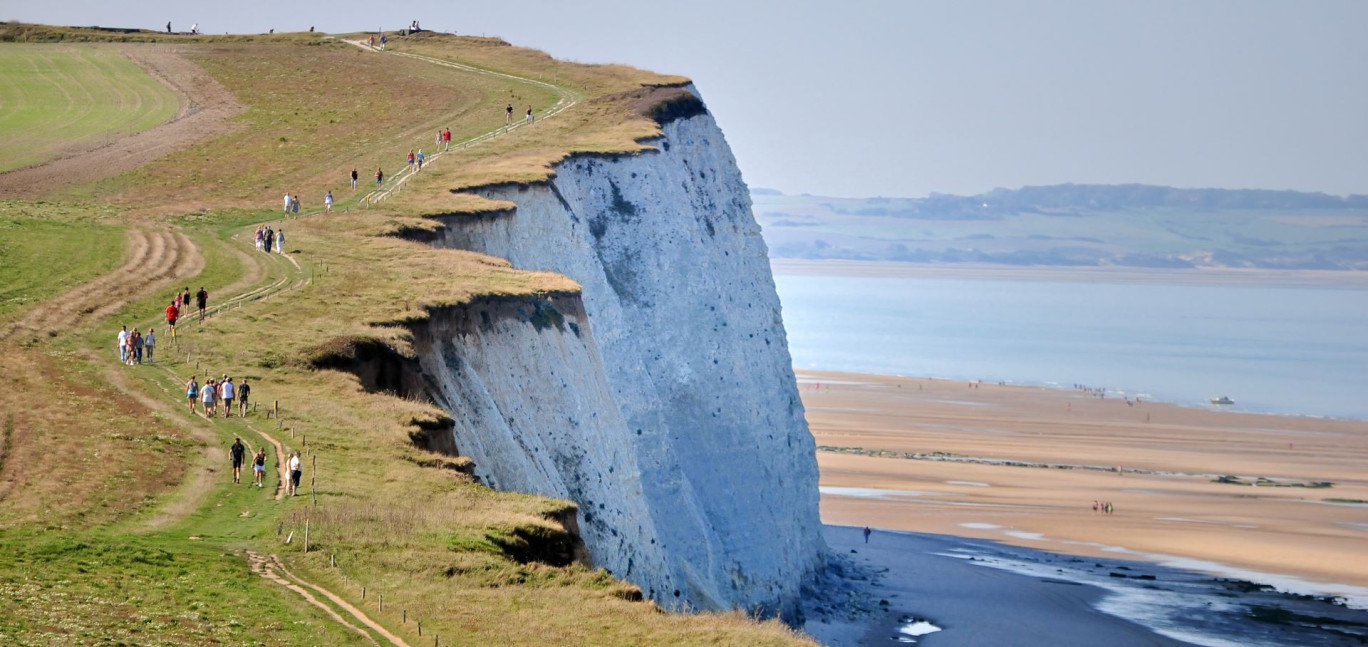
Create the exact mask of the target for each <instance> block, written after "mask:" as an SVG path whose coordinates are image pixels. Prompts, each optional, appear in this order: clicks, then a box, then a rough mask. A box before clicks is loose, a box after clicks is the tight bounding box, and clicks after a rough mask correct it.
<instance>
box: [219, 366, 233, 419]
mask: <svg viewBox="0 0 1368 647" xmlns="http://www.w3.org/2000/svg"><path fill="white" fill-rule="evenodd" d="M233 391H234V388H233V378H231V377H228V376H227V375H225V376H223V383H222V384H220V385H219V399H220V400H223V417H224V418H232V417H233V396H234V395H235V394H234V393H233Z"/></svg>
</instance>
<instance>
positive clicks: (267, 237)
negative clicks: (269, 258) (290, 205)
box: [261, 227, 275, 254]
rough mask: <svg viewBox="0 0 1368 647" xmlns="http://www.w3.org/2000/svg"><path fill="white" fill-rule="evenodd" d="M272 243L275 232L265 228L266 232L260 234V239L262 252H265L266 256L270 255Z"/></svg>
mask: <svg viewBox="0 0 1368 647" xmlns="http://www.w3.org/2000/svg"><path fill="white" fill-rule="evenodd" d="M274 241H275V232H273V231H271V228H270V227H267V228H266V231H264V232H262V237H261V242H262V251H264V252H266V253H267V254H270V253H271V243H272V242H274Z"/></svg>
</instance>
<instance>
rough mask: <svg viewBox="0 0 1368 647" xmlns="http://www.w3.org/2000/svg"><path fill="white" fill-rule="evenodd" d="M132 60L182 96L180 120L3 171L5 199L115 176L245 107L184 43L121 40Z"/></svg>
mask: <svg viewBox="0 0 1368 647" xmlns="http://www.w3.org/2000/svg"><path fill="white" fill-rule="evenodd" d="M119 48H120V50H121V51H122V52H123V54H124V55H125V56H127V57H128V58H129V60H131V61H133V62H134V63H136V64H138V66H139V67H141V68H143V69H144V70H146V71H147V73H148V74H149V75H151V76H152V78H155V79H157V80H158V81H161V82H162V84H164V85H166V87H168V88H170V89H171V91H173V92H175V93H176V95H177V96H178V97H180V101H181V107H180V110H179V111H178V112H177V114H176V117H175V119H173V120H171V121H169V122H167V123H164V124H162V125H160V126H157V127H156V128H153V129H151V130H147V131H144V132H141V133H138V134H136V135H131V136H129V137H123V138H120V139H116V140H114V141H112V142H110V143H108V144H104V145H101V146H99V147H96V148H87V149H77V150H72V151H68V152H67V153H66V154H64V155H63V156H61V157H59V158H57V159H54V160H51V161H49V162H46V163H43V164H40V165H38V166H30V167H28V168H22V169H18V170H14V171H10V172H8V173H0V198H12V197H22V196H36V195H43V194H46V193H50V192H53V191H57V190H61V189H66V188H70V187H74V186H80V185H82V184H87V183H90V182H94V181H96V180H101V179H104V178H107V177H113V176H115V175H118V174H120V173H123V172H125V171H129V170H132V169H135V168H137V167H139V166H142V165H144V164H147V163H148V162H151V161H153V160H155V159H158V158H160V157H162V156H164V155H167V154H169V153H172V152H174V151H177V150H180V149H183V148H186V147H188V146H190V145H191V144H194V143H196V142H199V141H204V140H207V139H212V138H214V137H218V136H220V135H223V134H226V133H229V132H232V131H233V130H236V129H237V128H239V127H240V126H239V125H237V124H234V123H232V122H229V121H228V118H229V117H233V116H235V115H237V114H240V113H241V112H242V111H244V110H246V107H245V106H243V105H242V104H241V103H239V102H238V100H237V98H236V97H234V96H233V93H232V92H229V91H228V89H227V88H225V87H223V86H222V85H220V84H219V83H218V81H215V80H214V79H213V77H211V76H209V74H208V73H207V72H205V71H204V70H203V69H202V68H200V67H199V66H198V65H195V64H194V63H191V62H190V61H189V60H188V59H186V58H185V57H184V56H182V51H183V49H182V47H181V46H176V45H162V44H138V45H134V44H128V45H120V46H119Z"/></svg>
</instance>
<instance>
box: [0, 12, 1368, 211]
mask: <svg viewBox="0 0 1368 647" xmlns="http://www.w3.org/2000/svg"><path fill="white" fill-rule="evenodd" d="M415 18H416V19H418V20H419V21H421V23H422V26H423V27H424V28H427V29H439V30H443V31H451V30H455V31H457V32H459V33H474V34H484V35H489V36H500V37H503V38H504V39H506V40H508V41H510V42H512V43H514V44H518V45H526V46H530V47H535V48H538V49H543V50H546V51H548V52H550V53H551V54H553V55H555V56H557V57H560V58H566V59H571V60H577V61H582V62H615V63H627V64H631V65H635V66H638V67H644V68H649V69H654V70H657V71H660V72H669V73H677V74H684V75H687V76H690V77H692V78H693V79H694V80H695V81H696V82H697V84H698V87H699V89H700V90H701V91H702V93H703V96H704V99H705V100H706V101H707V102H708V105H709V107H710V108H711V109H712V111H713V113H714V114H715V115H716V117H717V120H718V122H719V123H721V125H722V128H723V129H724V130H725V132H726V135H727V139H728V140H729V141H730V142H731V145H732V148H733V149H734V150H735V152H736V156H737V159H738V161H739V162H740V164H741V169H742V172H743V173H744V175H745V177H746V180H747V182H749V183H750V184H751V185H752V186H763V187H773V188H778V189H781V190H783V191H785V192H788V193H814V194H822V195H842V196H873V195H887V196H921V195H925V194H927V193H929V192H933V191H936V192H942V193H977V192H980V191H985V190H988V189H991V188H993V187H999V186H1003V187H1017V186H1022V185H1028V184H1054V183H1062V182H1079V183H1120V182H1144V183H1151V184H1168V185H1174V186H1185V187H1198V186H1214V187H1228V188H1266V189H1299V190H1308V191H1325V192H1329V193H1337V194H1346V193H1368V35H1366V32H1365V27H1368V2H1363V1H1359V0H1339V1H1321V0H1297V1H1295V2H1294V1H1292V0H1287V1H1278V2H1273V1H1268V0H1229V1H1216V0H1203V1H1200V2H1196V1H1192V0H1146V1H1144V2H1134V1H1126V2H1123V1H1119V0H1118V1H1108V0H1077V1H1051V2H1030V3H1028V2H1021V1H1016V0H943V1H936V2H920V1H914V0H905V1H898V0H832V1H830V2H813V1H806V0H786V1H784V2H777V1H776V2H765V3H761V2H750V1H747V0H694V1H692V2H668V3H667V2H655V1H651V0H549V1H543V0H514V1H509V2H502V1H486V2H453V1H452V0H411V1H408V2H376V1H374V0H367V1H359V0H329V1H327V2H319V1H313V0H305V1H298V2H293V1H292V2H283V1H280V0H273V1H271V2H265V1H261V0H237V1H234V2H218V3H213V4H207V3H204V4H202V3H198V2H186V1H185V0H176V1H167V0H155V1H133V2H111V1H109V0H85V1H80V0H58V1H54V2H32V1H31V0H22V1H20V0H0V20H10V19H15V20H25V21H31V22H47V23H55V24H79V25H90V24H99V25H104V26H122V27H148V28H153V29H157V28H162V27H164V25H165V24H166V21H167V20H171V21H172V22H173V23H174V27H175V28H176V29H185V28H188V27H189V25H190V23H192V22H198V23H199V24H200V28H201V30H203V31H207V32H215V33H221V32H225V31H227V32H235V33H236V32H257V31H266V30H267V29H269V28H275V29H276V30H277V31H284V30H303V29H307V28H308V27H309V26H310V25H313V26H315V27H317V28H318V29H320V30H322V31H331V32H341V31H357V30H362V29H375V28H379V27H384V28H386V29H395V28H399V27H403V26H405V25H407V24H408V23H409V21H411V20H413V19H415Z"/></svg>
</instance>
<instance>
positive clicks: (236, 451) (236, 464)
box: [228, 438, 247, 483]
mask: <svg viewBox="0 0 1368 647" xmlns="http://www.w3.org/2000/svg"><path fill="white" fill-rule="evenodd" d="M228 453H229V454H231V455H232V457H233V483H241V482H242V459H243V458H245V457H246V456H247V446H246V445H243V444H242V439H241V438H234V439H233V446H232V447H231V448H229V450H228Z"/></svg>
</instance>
